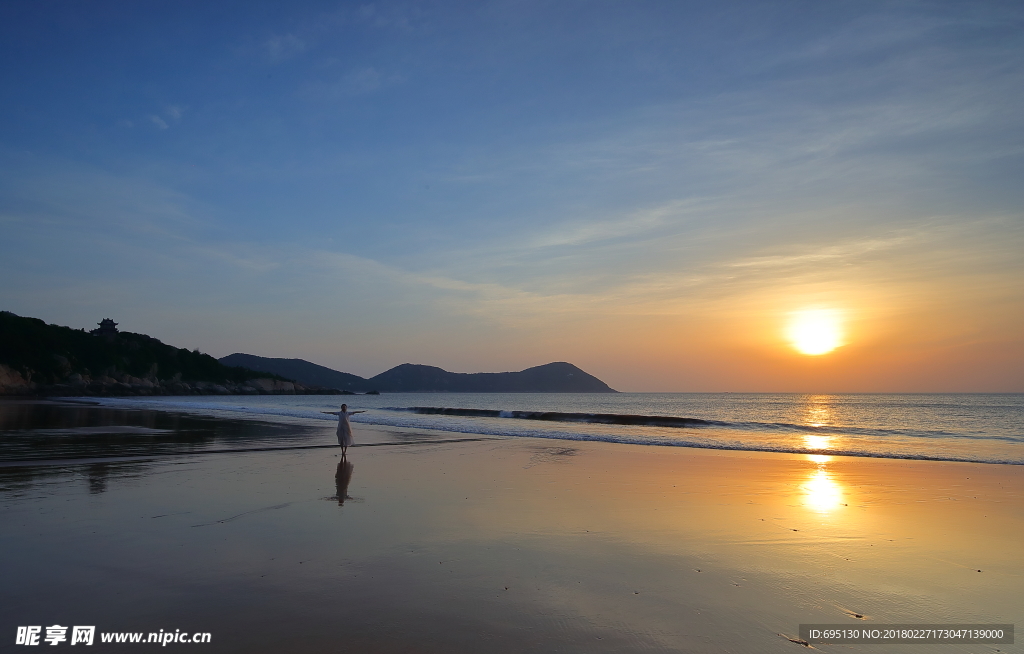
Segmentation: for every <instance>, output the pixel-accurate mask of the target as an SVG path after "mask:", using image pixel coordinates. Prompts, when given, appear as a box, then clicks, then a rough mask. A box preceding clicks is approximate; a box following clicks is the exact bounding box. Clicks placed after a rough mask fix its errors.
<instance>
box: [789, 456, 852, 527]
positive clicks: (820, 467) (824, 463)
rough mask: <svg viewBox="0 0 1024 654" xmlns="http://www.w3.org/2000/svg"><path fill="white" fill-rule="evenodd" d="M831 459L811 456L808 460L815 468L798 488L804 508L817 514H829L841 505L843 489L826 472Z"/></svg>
mask: <svg viewBox="0 0 1024 654" xmlns="http://www.w3.org/2000/svg"><path fill="white" fill-rule="evenodd" d="M831 458H832V457H828V456H821V455H811V456H810V459H811V460H812V461H814V462H815V464H817V467H816V468H815V470H814V472H812V473H811V475H810V476H809V477H808V478H807V479H806V481H804V483H803V485H802V486H801V487H800V488H801V489H802V490H803V493H804V506H806V507H807V508H809V509H811V510H812V511H817V512H818V513H830V512H832V511H834V510H835V509H837V508H839V507H840V506H842V505H843V487H842V485H841V484H840V483H839V482H837V481H836V480H835V478H833V477H832V475H831V474H830V473H829V471H828V462H829V461H830V460H831Z"/></svg>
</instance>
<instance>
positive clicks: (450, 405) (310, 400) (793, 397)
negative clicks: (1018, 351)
mask: <svg viewBox="0 0 1024 654" xmlns="http://www.w3.org/2000/svg"><path fill="white" fill-rule="evenodd" d="M70 401H71V402H82V403H87V404H88V405H90V406H96V407H101V408H104V409H109V410H119V411H127V412H140V411H146V412H153V411H158V412H173V413H176V414H184V415H188V416H194V417H196V418H204V419H210V418H213V419H218V418H219V419H232V420H233V421H237V420H248V421H259V422H261V423H264V424H267V423H271V424H276V425H278V426H279V427H281V429H282V430H284V431H285V432H287V431H288V429H289V428H295V427H298V426H301V427H303V429H301V430H297V431H295V432H294V433H296V434H300V436H296V437H293V438H291V439H290V440H288V442H289V443H290V444H292V445H294V444H295V442H296V438H298V440H300V441H302V440H303V439H306V440H308V441H309V442H311V443H312V442H317V443H321V444H329V443H330V440H331V439H332V438H333V436H332V435H331V432H330V430H329V429H325V427H328V426H329V425H328V423H331V422H335V421H336V420H337V418H336V416H334V415H330V414H327V413H324V412H325V411H331V410H334V411H337V409H338V407H339V406H340V404H341V403H342V402H345V403H347V404H348V407H349V410H350V411H352V410H358V411H364V412H365V413H360V414H357V415H355V416H354V417H353V418H352V422H353V423H354V426H355V433H356V440H357V442H358V440H359V425H360V424H362V425H376V426H380V427H391V428H396V429H400V430H403V431H405V432H409V431H410V430H412V431H420V432H423V433H430V434H433V435H435V436H440V437H443V436H445V435H448V436H451V437H456V436H464V435H467V434H477V435H484V436H492V437H503V438H544V439H554V440H562V441H581V440H588V441H604V442H609V443H629V444H634V445H644V446H650V447H689V448H708V449H721V450H745V451H757V452H789V453H800V454H818V455H832V456H853V457H881V458H896V459H923V460H936V461H969V462H978V463H993V464H1012V465H1024V394H823V395H814V394H768V393H608V394H571V393H564V394H563V393H536V394H534V393H514V394H503V393H486V394H474V393H386V394H382V395H353V396H323V395H262V396H200V397H145V398H143V397H132V398H80V399H77V400H75V399H72V400H70ZM93 429H94V430H95V429H101V428H100V427H94V428H93ZM126 429H128V431H127V432H125V433H126V434H129V435H130V427H126ZM14 431H17V430H14ZM21 431H22V432H24V431H25V430H24V429H22V430H21ZM52 431H53V430H52V429H51V432H52ZM11 435H13V432H12V431H11V430H6V431H5V437H7V436H11ZM77 437H78V439H79V440H81V439H82V435H81V434H80V433H78V435H77ZM268 439H269V441H273V442H274V443H275V444H280V443H281V442H282V439H281V438H280V437H279V436H272V435H271V436H268ZM244 444H247V445H250V446H251V445H252V443H251V442H247V443H240V442H235V443H234V444H233V445H232V446H235V447H241V445H244ZM208 446H209V447H222V446H223V442H216V443H213V442H211V443H210V444H209V445H208ZM200 449H201V448H200Z"/></svg>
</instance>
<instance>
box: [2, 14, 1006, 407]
mask: <svg viewBox="0 0 1024 654" xmlns="http://www.w3.org/2000/svg"><path fill="white" fill-rule="evenodd" d="M1022 27H1024V7H1022V6H1021V5H1020V4H1018V3H1012V2H1005V3H997V2H977V3H924V2H892V3H887V2H847V3H843V2H835V3H813V2H805V3H801V2H791V3H768V2H751V3H742V2H741V3H686V2H558V3H543V2H475V3H470V2H466V3H456V2H436V3H431V2H415V3H402V2H382V3H379V2H375V3H345V2H342V3H337V2H334V3H326V2H323V3H312V2H307V3H298V4H294V5H286V4H284V3H274V4H266V5H264V4H261V3H252V2H250V3H225V2H220V3H182V2H175V3H141V4H138V5H133V4H130V3H120V2H117V3H104V2H96V3H81V4H72V3H56V2H54V3H47V2H10V3H5V4H4V5H3V7H0V36H2V38H0V52H2V57H3V61H4V66H3V67H2V69H0V75H2V76H3V80H2V85H0V93H2V94H3V99H2V102H0V173H2V174H0V229H2V230H3V235H4V238H3V239H2V242H0V257H2V260H0V267H2V268H0V272H2V274H3V277H4V279H5V280H7V283H5V284H4V285H3V289H2V290H0V304H2V305H3V308H5V309H8V310H11V311H14V312H15V313H19V314H21V315H31V316H36V317H40V318H43V319H45V320H47V321H48V322H57V323H60V324H67V325H71V326H74V327H85V326H89V325H91V324H94V323H95V322H97V321H98V320H99V319H100V318H103V317H113V318H115V319H116V320H118V321H119V322H121V323H122V327H123V328H126V329H129V330H132V331H139V332H144V333H149V334H151V335H153V336H156V337H158V338H161V339H162V340H164V341H166V342H169V343H173V344H175V345H179V346H187V347H190V348H191V347H198V348H200V349H201V350H203V351H206V352H210V353H211V354H214V355H216V356H223V355H225V354H229V353H231V352H235V351H244V352H250V353H254V354H261V355H265V356H285V357H302V358H306V359H309V360H313V361H316V362H318V363H322V364H324V365H329V366H332V367H335V368H338V369H341V370H345V371H349V372H353V373H357V374H363V375H372V374H376V373H377V372H380V371H382V370H385V369H387V368H389V367H391V366H393V365H397V364H399V363H403V362H406V361H411V362H415V363H428V364H433V365H440V366H442V367H445V368H448V369H451V370H459V371H476V370H518V369H522V368H524V367H527V366H531V365H538V364H541V363H546V362H548V361H552V360H568V361H572V362H574V363H576V364H577V365H580V366H581V367H583V368H584V369H586V370H588V371H590V372H592V373H594V374H597V375H598V376H600V377H602V378H603V379H605V380H606V381H608V382H609V383H610V384H611V385H612V386H614V387H617V388H620V389H624V390H666V391H673V390H680V391H683V390H806V391H830V390H835V391H839V390H1017V391H1024V373H1021V370H1024V337H1022V336H1021V335H1022V334H1024V255H1022V254H1021V253H1022V252H1024V215H1022V207H1024V184H1022V183H1021V180H1022V172H1024V167H1022V152H1024V124H1022V119H1021V114H1022V112H1021V107H1022V106H1024V102H1022V100H1024V36H1022V35H1024V30H1022ZM805 307H826V308H835V309H836V310H839V311H841V312H842V313H843V315H844V316H846V320H847V336H848V339H847V340H848V343H847V345H845V346H844V348H841V351H840V352H838V353H837V354H836V355H835V356H830V357H819V358H816V359H814V360H813V361H811V360H808V359H807V358H806V357H801V356H800V355H798V354H795V353H793V351H792V349H791V348H786V347H785V344H784V343H783V337H782V336H781V334H782V332H783V330H782V328H781V325H782V323H783V322H784V321H785V316H786V315H789V314H790V313H792V312H793V311H797V310H800V309H802V308H805Z"/></svg>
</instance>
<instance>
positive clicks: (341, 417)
mask: <svg viewBox="0 0 1024 654" xmlns="http://www.w3.org/2000/svg"><path fill="white" fill-rule="evenodd" d="M357 413H366V412H365V411H349V410H348V405H347V404H342V405H341V411H339V412H338V445H340V446H341V458H343V459H344V458H345V456H346V454H347V453H348V448H349V446H350V445H352V443H354V442H355V439H354V438H352V424H351V423H350V422H349V421H348V417H349V416H353V415H355V414H357Z"/></svg>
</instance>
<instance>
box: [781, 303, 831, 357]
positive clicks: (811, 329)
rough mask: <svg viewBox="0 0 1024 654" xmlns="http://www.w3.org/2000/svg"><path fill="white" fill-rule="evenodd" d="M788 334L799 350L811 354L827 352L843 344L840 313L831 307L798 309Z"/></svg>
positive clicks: (791, 321)
mask: <svg viewBox="0 0 1024 654" xmlns="http://www.w3.org/2000/svg"><path fill="white" fill-rule="evenodd" d="M787 334H788V336H789V342H790V343H792V344H793V347H794V348H796V350H797V352H800V353H801V354H807V355H810V356H817V355H819V354H826V353H828V352H831V351H832V350H834V349H836V348H837V347H839V346H840V345H842V327H841V325H840V321H839V313H838V312H836V311H833V310H830V309H807V310H805V311H797V312H796V313H794V314H793V316H792V318H791V319H790V322H789V328H788V329H787Z"/></svg>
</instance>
